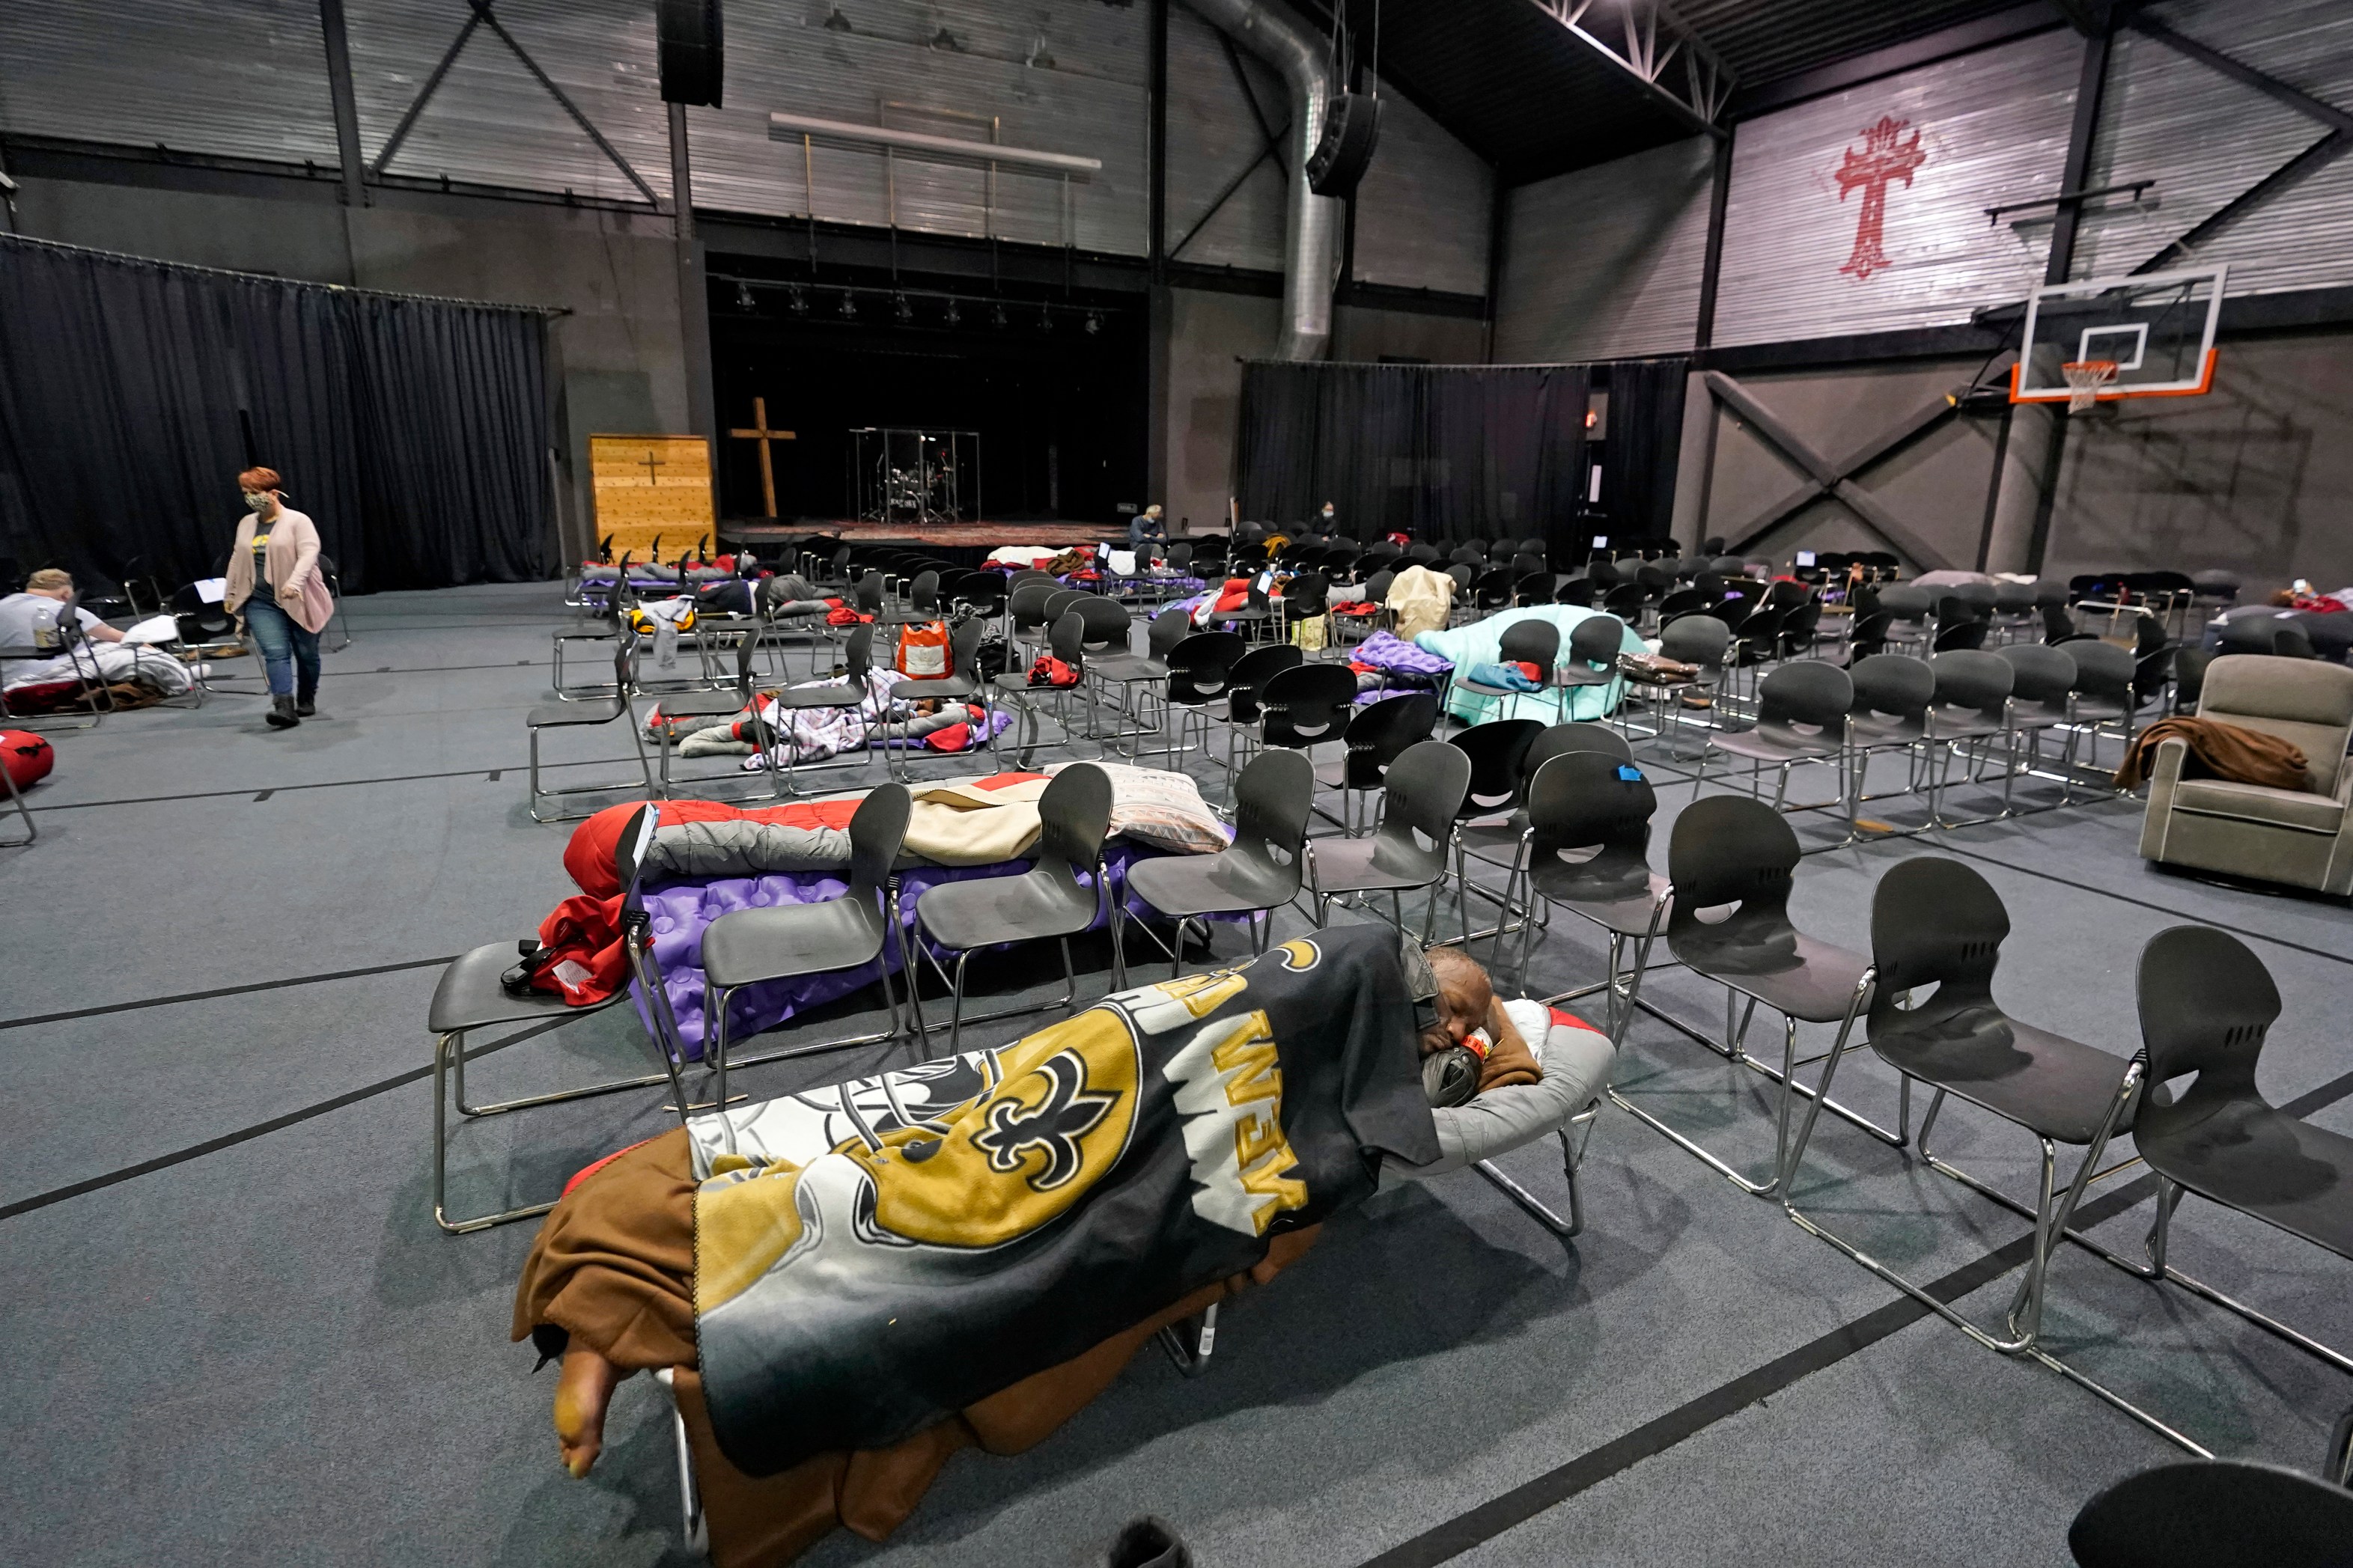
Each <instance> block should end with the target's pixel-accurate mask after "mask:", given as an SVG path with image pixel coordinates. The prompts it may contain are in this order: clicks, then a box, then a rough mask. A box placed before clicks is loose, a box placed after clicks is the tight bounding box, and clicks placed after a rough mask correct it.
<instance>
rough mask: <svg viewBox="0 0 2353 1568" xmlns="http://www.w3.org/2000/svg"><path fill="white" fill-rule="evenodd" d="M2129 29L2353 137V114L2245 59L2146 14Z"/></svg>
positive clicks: (2133, 19)
mask: <svg viewBox="0 0 2353 1568" xmlns="http://www.w3.org/2000/svg"><path fill="white" fill-rule="evenodd" d="M2126 26H2129V27H2130V28H2132V30H2133V31H2134V32H2136V33H2145V34H2147V36H2148V37H2152V38H2155V39H2156V40H2157V41H2158V43H2160V44H2163V45H2164V46H2165V47H2167V48H2169V49H2172V50H2174V51H2175V52H2176V53H2178V54H2184V55H2187V56H2189V58H2191V59H2193V60H2196V61H2197V62H2198V63H2199V64H2200V65H2202V66H2205V67H2206V68H2209V69H2211V70H2217V71H2220V72H2221V73H2222V74H2223V75H2224V76H2226V77H2229V78H2230V79H2232V81H2236V82H2242V83H2244V84H2245V85H2246V86H2248V87H2252V88H2253V89H2255V90H2256V91H2257V92H2260V93H2262V94H2263V95H2264V96H2265V97H2267V98H2272V99H2275V100H2278V101H2279V102H2281V103H2284V104H2286V105H2287V106H2288V107H2289V108H2290V109H2293V110H2295V111H2296V112H2297V113H2298V114H2302V115H2306V116H2309V117H2310V118H2311V119H2314V120H2316V121H2320V123H2321V124H2323V125H2326V126H2327V127H2328V128H2329V129H2330V130H2331V131H2335V132H2339V133H2341V134H2343V135H2347V136H2353V113H2348V112H2347V111H2346V110H2342V109H2339V108H2337V106H2336V105H2335V104H2333V103H2324V102H2322V101H2321V100H2319V99H2316V98H2315V97H2313V96H2312V95H2311V94H2310V93H2308V92H2302V91H2299V90H2297V89H2295V88H2293V87H2290V86H2289V85H2288V84H2287V83H2285V82H2284V81H2282V80H2280V79H2278V78H2277V77H2275V76H2268V75H2266V74H2264V73H2263V72H2262V71H2259V70H2257V69H2256V68H2254V67H2253V66H2251V65H2248V64H2247V63H2245V62H2244V61H2242V60H2234V59H2232V58H2231V57H2230V56H2228V55H2226V54H2224V53H2222V51H2221V50H2220V49H2215V48H2209V47H2207V46H2206V45H2204V44H2201V43H2200V42H2199V41H2198V40H2197V39H2195V38H2192V37H2185V36H2184V35H2182V34H2180V33H2177V32H2175V31H2174V30H2173V29H2172V28H2170V27H2168V26H2166V25H2165V24H2164V23H2162V22H2160V21H2158V19H2157V18H2156V17H2154V16H2148V15H2147V13H2145V12H2140V11H2136V12H2134V13H2133V15H2132V17H2131V19H2130V20H2129V21H2128V22H2126Z"/></svg>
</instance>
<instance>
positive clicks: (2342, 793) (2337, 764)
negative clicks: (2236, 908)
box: [2140, 654, 2353, 894]
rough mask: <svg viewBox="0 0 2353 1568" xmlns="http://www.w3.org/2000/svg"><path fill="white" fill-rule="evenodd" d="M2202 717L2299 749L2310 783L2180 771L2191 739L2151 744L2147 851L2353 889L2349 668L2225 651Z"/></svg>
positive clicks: (2239, 872)
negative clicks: (2238, 780)
mask: <svg viewBox="0 0 2353 1568" xmlns="http://www.w3.org/2000/svg"><path fill="white" fill-rule="evenodd" d="M2198 716H2199V717H2200V718H2201V719H2216V720H2220V721H2222V722H2223V723H2225V724H2236V725H2239V726H2240V727H2241V728H2242V729H2248V730H2261V731H2263V732H2264V733H2266V734H2272V735H2277V736H2279V737H2281V738H2282V739H2283V740H2286V741H2290V742H2294V743H2295V745H2297V746H2298V747H2300V748H2302V750H2303V752H2304V754H2305V757H2306V762H2307V764H2308V766H2309V768H2310V772H2311V778H2312V787H2313V790H2314V792H2315V793H2312V794H2305V793H2303V792H2301V791H2297V790H2284V789H2272V788H2268V787H2266V786H2264V785H2263V784H2232V783H2231V782H2229V781H2228V780H2224V779H2185V778H2183V777H2182V776H2181V765H2182V762H2183V760H2184V759H2185V758H2186V757H2187V756H2188V755H2189V745H2188V743H2187V742H2181V741H2167V742H2164V743H2163V744H2161V745H2159V746H2158V749H2157V766H2156V768H2155V769H2154V770H2153V771H2152V772H2151V773H2150V775H2149V790H2148V814H2147V816H2145V817H2143V818H2142V819H2141V829H2140V853H2141V858H2142V859H2144V860H2157V861H2161V862H2163V863H2164V864H2166V865H2168V866H2187V867H2191V868H2196V869H2198V870H2201V871H2227V872H2230V873H2232V875H2235V876H2241V877H2253V878H2256V879H2260V880H2262V881H2266V882H2284V883H2287V884H2288V885H2290V886H2292V887H2297V888H2315V889H2319V890H2320V891H2321V892H2324V893H2339V894H2342V893H2348V892H2353V809H2348V802H2353V767H2348V766H2347V765H2346V761H2345V744H2346V739H2347V736H2348V733H2353V669H2348V668H2345V667H2344V666H2343V665H2337V664H2325V663H2322V662H2321V661H2319V660H2317V659H2308V658H2276V657H2273V656H2269V655H2264V654H2230V655H2226V656H2224V657H2223V658H2218V659H2216V660H2215V661H2214V662H2213V663H2212V664H2211V665H2209V666H2207V668H2206V685H2205V689H2204V690H2203V691H2202V692H2200V696H2199V700H2198Z"/></svg>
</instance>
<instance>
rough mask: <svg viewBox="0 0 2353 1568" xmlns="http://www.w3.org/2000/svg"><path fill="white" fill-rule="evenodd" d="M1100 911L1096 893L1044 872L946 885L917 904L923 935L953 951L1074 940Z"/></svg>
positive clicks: (945, 883) (929, 892)
mask: <svg viewBox="0 0 2353 1568" xmlns="http://www.w3.org/2000/svg"><path fill="white" fill-rule="evenodd" d="M1098 910H1099V900H1098V899H1097V896H1096V893H1095V890H1094V889H1092V888H1079V887H1075V886H1073V885H1072V884H1071V883H1069V882H1067V881H1064V880H1062V879H1059V878H1056V877H1055V876H1053V875H1052V874H1051V873H1050V872H1047V871H1044V870H1035V871H1027V872H1024V873H1023V874H1021V875H1020V876H1018V877H983V878H978V879H974V880H971V881H965V882H944V883H942V884H940V885H939V886H938V887H935V888H933V889H930V890H929V891H927V892H926V893H924V894H923V897H922V898H920V899H918V900H915V919H916V920H917V921H919V922H920V923H921V924H922V926H923V934H924V935H926V936H928V937H930V938H931V939H932V940H933V941H934V942H938V943H939V944H940V945H941V946H943V947H951V948H975V947H993V946H996V945H997V943H999V942H1025V941H1029V940H1030V939H1031V938H1036V937H1057V936H1075V935H1077V934H1078V933H1079V932H1080V931H1085V930H1086V929H1087V928H1089V927H1090V926H1092V925H1093V924H1094V922H1095V915H1096V914H1097V912H1098Z"/></svg>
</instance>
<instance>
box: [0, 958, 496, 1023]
mask: <svg viewBox="0 0 2353 1568" xmlns="http://www.w3.org/2000/svg"><path fill="white" fill-rule="evenodd" d="M457 956H458V955H457V954H456V953H453V952H445V953H443V954H442V955H441V956H440V957H438V958H406V959H403V960H401V961H400V962H399V963H378V964H373V965H371V966H369V967H368V968H366V969H336V970H331V971H329V972H328V973H325V974H297V975H295V976H293V977H292V978H290V979H286V980H264V981H261V982H259V984H252V985H224V986H222V987H221V988H220V989H219V990H217V991H184V992H182V993H181V994H179V995H177V996H145V997H142V998H140V999H139V1000H138V1001H135V1002H109V1003H106V1004H104V1005H100V1006H97V1007H76V1008H74V1009H72V1010H71V1011H69V1012H65V1013H36V1014H33V1015H32V1016H29V1017H24V1018H0V1029H29V1028H31V1027H32V1026H34V1025H36V1024H62V1023H65V1022H67V1021H69V1019H74V1018H95V1017H98V1016H100V1015H102V1014H106V1013H135V1012H138V1011H140V1010H141V1009H142V1008H147V1007H171V1006H176V1005H179V1004H180V1003H182V1002H209V1001H212V1000H213V999H215V998H216V997H220V996H244V995H247V994H250V993H253V992H256V991H283V990H285V989H286V988H287V987H289V986H291V985H323V984H327V983H328V982H329V981H331V980H356V979H358V978H360V977H361V976H362V975H366V974H397V973H400V972H401V971H402V970H404V969H429V968H432V967H433V966H435V965H437V964H444V963H448V962H449V961H450V960H452V959H454V958H456V957H457Z"/></svg>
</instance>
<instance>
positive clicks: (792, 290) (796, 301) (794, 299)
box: [785, 283, 808, 316]
mask: <svg viewBox="0 0 2353 1568" xmlns="http://www.w3.org/2000/svg"><path fill="white" fill-rule="evenodd" d="M785 297H786V300H789V301H790V302H791V305H792V310H793V314H794V315H796V316H806V315H807V314H808V296H807V295H806V294H804V293H802V292H801V286H800V285H799V284H797V283H795V284H791V285H789V286H788V287H787V288H786V289H785Z"/></svg>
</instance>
